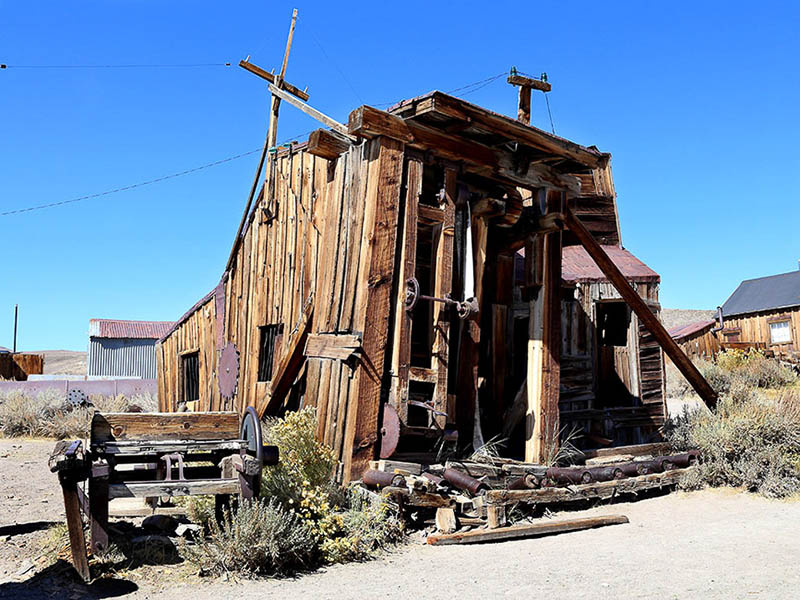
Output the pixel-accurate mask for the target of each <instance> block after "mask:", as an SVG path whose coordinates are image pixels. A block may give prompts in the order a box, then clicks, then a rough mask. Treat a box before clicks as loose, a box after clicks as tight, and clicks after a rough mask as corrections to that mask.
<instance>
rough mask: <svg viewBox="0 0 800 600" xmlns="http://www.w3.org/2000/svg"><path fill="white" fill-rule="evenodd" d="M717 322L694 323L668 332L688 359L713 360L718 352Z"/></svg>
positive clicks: (711, 320)
mask: <svg viewBox="0 0 800 600" xmlns="http://www.w3.org/2000/svg"><path fill="white" fill-rule="evenodd" d="M716 324H717V322H716V321H715V320H713V319H710V320H705V321H695V322H694V323H688V324H686V325H681V326H679V327H673V328H672V329H670V330H669V334H670V335H671V336H672V339H673V340H675V342H676V343H677V344H678V346H680V348H681V350H683V351H684V352H685V353H686V355H687V356H689V357H690V358H704V359H708V360H710V359H713V358H714V356H715V355H716V354H717V352H719V350H720V342H719V337H718V335H717V328H716Z"/></svg>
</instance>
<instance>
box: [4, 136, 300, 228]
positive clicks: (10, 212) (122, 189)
mask: <svg viewBox="0 0 800 600" xmlns="http://www.w3.org/2000/svg"><path fill="white" fill-rule="evenodd" d="M311 131H313V130H311ZM311 131H306V132H305V133H300V134H298V135H294V136H292V137H289V138H286V139H284V140H283V141H281V142H279V143H278V144H277V145H278V146H281V145H283V144H286V143H288V142H289V141H291V140H295V139H297V138H303V137H306V136H307V135H309V134H310V133H311ZM262 149H263V148H256V149H255V150H248V151H247V152H242V153H241V154H236V155H235V156H229V157H228V158H223V159H220V160H215V161H214V162H210V163H207V164H205V165H200V166H199V167H194V168H192V169H186V170H185V171H180V172H178V173H172V174H170V175H164V176H163V177H158V178H156V179H150V180H148V181H142V182H140V183H134V184H131V185H126V186H124V187H119V188H115V189H113V190H106V191H105V192H98V193H97V194H89V195H87V196H80V197H79V198H70V199H69V200H62V201H60V202H51V203H49V204H40V205H38V206H29V207H28V208H18V209H16V210H8V211H6V212H2V213H0V217H5V216H7V215H16V214H19V213H25V212H31V211H34V210H42V209H44V208H53V207H56V206H63V205H65V204H73V203H75V202H81V201H83V200H91V199H92V198H100V197H101V196H109V195H111V194H116V193H119V192H125V191H127V190H132V189H134V188H139V187H143V186H146V185H152V184H154V183H159V182H161V181H166V180H167V179H174V178H176V177H182V176H183V175H189V174H190V173H196V172H197V171H202V170H203V169H209V168H211V167H216V166H217V165H221V164H223V163H227V162H231V161H234V160H237V159H239V158H244V157H245V156H250V155H251V154H255V153H256V152H261V151H262Z"/></svg>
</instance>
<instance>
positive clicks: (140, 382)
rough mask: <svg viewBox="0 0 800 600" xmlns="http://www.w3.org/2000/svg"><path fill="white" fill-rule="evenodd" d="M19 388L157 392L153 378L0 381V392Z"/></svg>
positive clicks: (101, 393)
mask: <svg viewBox="0 0 800 600" xmlns="http://www.w3.org/2000/svg"><path fill="white" fill-rule="evenodd" d="M13 390H20V391H22V392H25V393H27V394H38V393H40V392H44V391H46V390H56V391H59V392H61V393H63V394H64V396H66V395H67V393H69V391H70V390H81V391H82V392H83V393H84V394H86V395H87V396H118V395H122V396H135V395H137V394H150V395H152V396H156V395H157V394H158V385H157V383H156V380H155V379H106V380H101V381H67V380H64V379H60V380H55V381H0V394H2V393H7V392H11V391H13Z"/></svg>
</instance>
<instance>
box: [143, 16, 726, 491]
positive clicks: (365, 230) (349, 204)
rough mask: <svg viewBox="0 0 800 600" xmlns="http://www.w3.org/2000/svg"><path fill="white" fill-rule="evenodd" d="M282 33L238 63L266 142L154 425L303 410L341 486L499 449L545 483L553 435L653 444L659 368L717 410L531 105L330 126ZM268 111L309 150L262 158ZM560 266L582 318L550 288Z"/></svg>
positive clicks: (600, 170)
mask: <svg viewBox="0 0 800 600" xmlns="http://www.w3.org/2000/svg"><path fill="white" fill-rule="evenodd" d="M293 31H294V25H292V28H291V30H290V34H289V43H288V44H287V48H286V54H285V56H284V59H283V63H282V66H281V69H280V71H279V73H277V74H274V73H271V72H268V71H266V70H264V69H262V68H260V67H258V66H256V65H255V64H252V63H251V62H249V60H245V61H242V62H241V63H240V66H241V67H242V68H244V69H245V70H247V71H248V72H250V73H252V74H254V75H256V76H257V77H259V78H261V79H262V80H265V81H266V82H267V86H268V89H269V91H270V95H271V113H270V126H269V132H268V135H267V141H266V144H265V146H264V152H263V153H262V157H261V158H262V160H261V164H260V165H259V168H258V170H257V173H256V176H255V178H254V181H253V186H252V188H251V193H250V198H249V201H248V202H247V207H246V209H245V211H244V215H243V217H242V221H241V223H240V226H239V228H238V230H237V232H236V235H235V238H234V243H233V248H232V250H231V254H230V258H229V260H228V263H227V266H226V269H225V271H224V273H223V275H222V278H221V280H220V281H219V284H218V285H217V286H216V287H215V288H214V289H213V290H212V291H211V292H210V293H209V294H208V295H207V296H206V297H205V298H203V299H201V300H200V301H199V302H198V303H197V304H196V305H195V306H194V307H193V308H192V309H191V310H190V311H189V312H187V313H186V314H185V315H184V316H183V317H182V318H181V319H180V320H179V321H178V322H177V323H176V325H175V326H174V327H173V329H172V330H171V331H170V332H169V333H168V334H167V335H165V336H164V337H163V338H162V339H161V340H160V343H159V346H158V351H157V354H158V365H159V367H158V371H159V373H158V379H159V403H160V410H161V411H184V410H189V411H192V410H197V411H236V412H239V413H240V414H241V413H243V411H244V410H245V409H246V407H249V406H252V407H254V408H255V409H256V411H257V413H258V415H259V416H264V415H277V414H281V413H283V412H285V411H287V410H295V409H297V408H299V407H301V406H313V407H316V410H317V418H318V430H317V432H318V436H319V437H320V439H322V440H324V441H325V443H327V444H329V445H330V446H331V447H333V448H334V450H335V452H336V453H337V455H338V456H339V458H340V472H339V474H338V476H339V480H341V481H348V480H352V479H358V478H359V477H360V476H361V475H362V473H363V472H364V471H365V469H367V467H368V465H369V463H370V461H372V460H373V459H376V458H378V457H379V456H380V457H384V458H385V457H394V458H397V457H400V458H406V459H408V458H410V457H411V458H414V457H417V458H418V457H424V456H432V455H434V454H435V453H436V452H437V451H439V450H441V448H442V447H443V445H447V444H451V447H457V448H459V449H464V448H467V447H472V446H473V445H477V444H479V443H481V441H482V440H487V439H490V438H493V437H495V436H498V435H501V434H502V435H504V436H505V437H506V438H507V440H508V442H507V450H506V451H507V452H508V453H509V456H513V457H515V458H519V459H524V460H525V461H528V462H531V463H544V462H545V461H546V460H547V458H548V453H552V452H553V449H554V448H555V447H557V445H558V443H559V435H560V433H561V432H563V431H565V429H566V426H567V425H569V427H570V428H574V429H576V431H577V433H578V435H579V437H578V441H577V442H576V443H577V444H578V445H580V446H581V447H583V448H596V447H598V446H615V445H621V444H631V443H643V442H648V441H653V440H657V439H658V437H659V432H658V430H659V427H660V425H661V424H662V423H663V421H664V419H665V404H664V396H663V359H662V355H661V351H660V350H659V347H660V348H663V350H664V351H665V352H666V353H667V354H668V355H669V357H670V358H671V359H672V361H673V362H674V363H675V364H676V365H677V366H678V368H679V369H680V370H681V371H682V373H683V374H684V375H685V376H686V378H687V379H688V380H689V382H690V383H691V384H692V385H693V386H694V387H695V389H696V390H697V392H698V393H699V394H700V396H701V397H702V398H703V399H704V400H705V401H706V402H707V403H709V404H713V403H714V402H715V395H714V392H713V391H712V389H711V388H710V387H709V385H708V383H707V382H706V381H705V380H704V379H703V377H702V376H701V375H700V373H699V372H698V371H697V370H696V369H695V367H694V366H693V365H692V363H691V362H690V361H689V360H688V359H687V358H686V356H685V355H684V354H683V353H682V352H681V351H680V350H679V348H678V347H677V346H676V344H675V343H674V342H673V340H672V339H671V338H670V336H669V335H668V334H667V332H666V331H665V330H664V328H663V327H662V325H661V323H660V321H659V319H658V316H657V313H658V303H657V299H658V297H657V294H658V278H657V276H655V278H653V277H652V276H653V275H655V274H654V273H652V272H649V273H648V274H647V278H645V279H643V280H637V279H636V278H635V277H633V276H632V275H631V274H629V273H626V272H625V269H626V265H625V261H626V260H628V258H626V257H630V256H629V255H628V254H625V251H624V250H623V249H622V248H621V247H620V232H619V226H618V219H617V209H616V201H615V196H614V188H613V182H612V179H611V170H610V166H609V160H610V155H609V154H607V153H603V152H600V151H598V150H597V149H596V148H594V147H585V146H581V145H579V144H576V143H574V142H571V141H568V140H566V139H563V138H560V137H557V136H555V135H552V134H549V133H547V132H545V131H542V130H540V129H537V128H536V127H533V126H531V125H530V123H529V121H530V98H531V91H532V90H540V91H542V92H547V91H548V90H549V89H550V87H549V84H548V83H546V82H545V81H542V80H539V79H535V78H530V77H526V76H522V75H521V74H519V73H516V72H514V73H512V75H511V76H510V77H509V79H508V81H509V83H511V84H513V85H515V86H516V87H517V88H518V91H519V111H518V115H517V118H516V119H513V118H509V117H506V116H503V115H500V114H497V113H494V112H492V111H489V110H486V109H484V108H481V107H479V106H476V105H474V104H471V103H469V102H466V101H464V100H461V99H458V98H455V97H453V96H450V95H447V94H444V93H441V92H431V93H428V94H425V95H423V96H420V97H417V98H413V99H411V100H405V101H402V102H398V103H397V104H395V105H394V106H392V107H391V108H389V109H388V110H379V109H377V108H374V107H371V106H361V107H359V108H357V109H355V110H354V111H353V112H351V113H350V116H349V119H348V122H347V124H343V123H338V122H336V121H335V120H334V119H331V118H330V117H328V116H326V115H324V114H322V113H321V112H319V111H318V110H316V109H314V108H312V107H311V106H310V105H309V104H308V103H307V102H308V100H309V95H308V93H307V91H305V90H301V89H300V88H299V87H296V86H294V85H292V84H290V83H289V82H288V81H287V80H286V69H287V62H288V57H289V49H290V47H291V39H292V33H293ZM281 102H288V103H290V104H292V105H293V106H295V107H297V108H298V109H300V110H302V111H303V112H305V113H306V114H308V115H310V116H312V117H314V118H315V119H317V120H319V121H320V122H321V123H322V124H323V125H324V128H321V129H318V130H316V131H314V132H313V133H312V134H311V135H310V136H309V138H308V140H307V141H305V142H303V143H300V144H290V145H286V146H281V147H276V139H277V137H276V132H277V121H278V112H279V106H280V103H281ZM262 166H263V167H265V168H264V169H263V173H264V175H263V177H262ZM570 248H572V249H573V250H574V251H575V252H577V253H578V254H580V255H581V256H582V257H583V260H586V261H589V263H591V267H592V268H593V269H596V270H599V273H600V276H599V277H598V278H597V279H595V280H594V281H595V283H596V284H597V286H599V287H598V288H597V289H599V290H600V291H598V292H597V294H596V295H595V296H592V297H589V296H588V294H589V291H588V290H589V288H588V287H586V286H582V285H578V284H576V283H575V282H570V281H565V280H563V278H562V264H563V263H562V260H564V258H563V257H564V256H565V251H566V250H568V249H570ZM623 254H625V256H623ZM630 258H632V257H630ZM634 260H635V259H634ZM642 266H643V265H642ZM592 293H593V292H592ZM615 340H617V341H615ZM629 340H630V342H629ZM628 343H630V344H631V345H629V346H627V348H628V350H629V352H628V354H627V355H626V356H627V357H628V358H627V359H626V361H627V362H625V365H627V366H624V368H623V365H622V362H621V361H620V360H618V358H619V352H617V354H615V349H614V348H613V347H615V346H616V347H617V350H619V349H624V348H625V347H626V344H628ZM576 347H580V348H582V352H583V355H582V356H583V360H582V361H572V362H567V361H568V360H569V359H571V358H574V357H573V356H572V355H571V354H570V353H571V352H572V351H571V350H569V349H574V348H576ZM609 347H611V351H610V354H609V353H608V348H609ZM604 353H605V355H610V356H611V359H610V362H608V361H606V362H604V359H603V358H602V356H604ZM615 356H617V359H615V358H614V357H615ZM628 359H629V360H628ZM615 360H616V362H615ZM646 365H649V366H647V367H646ZM645 367H646V368H645ZM606 371H609V372H610V376H612V377H614V376H615V377H618V378H619V379H620V380H623V381H624V383H625V384H626V386H624V389H623V388H621V387H616V388H614V387H613V386H609V385H605V384H604V383H603V380H604V379H603V378H604V377H605V378H606V379H607V378H608V376H609V375H608V373H605V372H606ZM604 373H605V375H604ZM576 380H583V381H584V384H583V385H584V388H585V389H584V392H583V393H581V394H578V395H576V394H574V393H573V390H571V388H570V385H569V382H571V381H576ZM420 460H422V459H420Z"/></svg>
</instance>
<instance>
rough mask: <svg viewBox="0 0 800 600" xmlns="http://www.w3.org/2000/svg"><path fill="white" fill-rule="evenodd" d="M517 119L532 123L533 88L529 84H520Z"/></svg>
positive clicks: (528, 123)
mask: <svg viewBox="0 0 800 600" xmlns="http://www.w3.org/2000/svg"><path fill="white" fill-rule="evenodd" d="M517 121H521V122H523V123H525V124H526V125H530V122H531V88H530V87H529V86H527V85H521V86H519V99H518V101H517Z"/></svg>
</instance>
